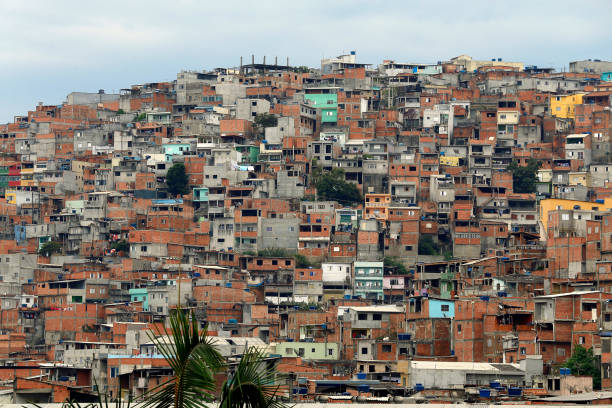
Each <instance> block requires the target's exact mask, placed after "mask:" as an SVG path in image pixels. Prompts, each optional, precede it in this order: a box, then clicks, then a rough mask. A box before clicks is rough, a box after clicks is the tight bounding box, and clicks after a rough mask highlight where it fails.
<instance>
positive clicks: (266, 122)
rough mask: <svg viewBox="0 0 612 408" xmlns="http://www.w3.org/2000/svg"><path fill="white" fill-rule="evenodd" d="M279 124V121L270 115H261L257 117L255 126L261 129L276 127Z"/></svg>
mask: <svg viewBox="0 0 612 408" xmlns="http://www.w3.org/2000/svg"><path fill="white" fill-rule="evenodd" d="M277 124H278V119H277V118H276V116H275V115H272V114H270V113H260V114H259V115H257V116H255V125H257V126H258V127H260V128H267V127H274V126H276V125H277Z"/></svg>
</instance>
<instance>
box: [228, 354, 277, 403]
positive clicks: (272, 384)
mask: <svg viewBox="0 0 612 408" xmlns="http://www.w3.org/2000/svg"><path fill="white" fill-rule="evenodd" d="M265 357H266V356H265V354H264V353H263V352H262V351H260V350H258V349H257V348H255V347H250V348H249V349H248V350H246V352H245V353H244V355H243V356H242V358H241V359H240V362H239V363H238V366H237V367H236V368H235V370H234V372H233V373H232V374H231V375H230V376H229V378H228V379H227V381H225V383H224V384H223V388H222V397H221V404H220V408H243V407H244V408H283V407H285V404H284V403H283V402H282V401H280V399H279V398H278V396H279V395H278V391H279V385H278V384H277V381H278V374H277V371H276V369H275V367H274V366H271V365H269V364H268V362H267V361H266V359H265Z"/></svg>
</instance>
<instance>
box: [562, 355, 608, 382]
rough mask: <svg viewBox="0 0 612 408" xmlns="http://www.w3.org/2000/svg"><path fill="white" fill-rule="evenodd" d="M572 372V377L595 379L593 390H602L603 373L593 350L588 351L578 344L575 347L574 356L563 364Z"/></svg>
mask: <svg viewBox="0 0 612 408" xmlns="http://www.w3.org/2000/svg"><path fill="white" fill-rule="evenodd" d="M563 367H567V368H569V369H570V370H572V375H587V376H590V377H593V388H594V389H596V390H598V389H600V388H601V372H600V371H599V365H598V364H597V360H596V358H595V355H594V354H593V348H592V347H591V348H589V349H586V348H584V347H582V346H580V345H578V344H576V345H575V346H574V352H573V353H572V356H571V357H570V358H569V359H568V360H567V361H566V362H565V364H563Z"/></svg>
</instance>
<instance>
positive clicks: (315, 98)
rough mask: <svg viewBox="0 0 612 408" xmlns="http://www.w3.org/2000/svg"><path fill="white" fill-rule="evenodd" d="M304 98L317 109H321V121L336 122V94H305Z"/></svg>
mask: <svg viewBox="0 0 612 408" xmlns="http://www.w3.org/2000/svg"><path fill="white" fill-rule="evenodd" d="M304 98H305V99H306V100H307V101H308V102H309V103H310V104H311V105H312V106H313V107H314V108H317V109H321V123H336V122H338V94H335V93H333V94H329V93H327V94H306V95H304Z"/></svg>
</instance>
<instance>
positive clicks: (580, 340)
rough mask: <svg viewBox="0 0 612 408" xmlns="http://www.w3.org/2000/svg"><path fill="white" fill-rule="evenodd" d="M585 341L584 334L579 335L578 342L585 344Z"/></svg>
mask: <svg viewBox="0 0 612 408" xmlns="http://www.w3.org/2000/svg"><path fill="white" fill-rule="evenodd" d="M584 342H585V337H584V336H579V337H578V344H584Z"/></svg>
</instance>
